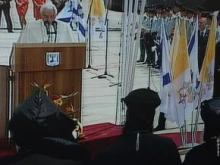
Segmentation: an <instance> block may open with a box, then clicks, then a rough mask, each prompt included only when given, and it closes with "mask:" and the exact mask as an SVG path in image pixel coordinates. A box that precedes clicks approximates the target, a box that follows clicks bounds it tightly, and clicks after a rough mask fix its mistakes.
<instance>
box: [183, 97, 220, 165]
mask: <svg viewBox="0 0 220 165" xmlns="http://www.w3.org/2000/svg"><path fill="white" fill-rule="evenodd" d="M201 118H202V120H203V121H204V135H203V140H204V143H202V144H200V145H198V146H195V147H194V148H192V149H191V150H190V151H189V152H188V153H187V154H186V156H185V159H184V162H183V164H184V165H219V164H220V98H213V99H211V100H206V101H204V102H203V103H202V104H201Z"/></svg>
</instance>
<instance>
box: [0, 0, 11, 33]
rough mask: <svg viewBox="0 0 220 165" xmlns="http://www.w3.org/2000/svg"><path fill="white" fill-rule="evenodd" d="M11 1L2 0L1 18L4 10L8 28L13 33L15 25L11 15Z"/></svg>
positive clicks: (0, 5) (0, 4)
mask: <svg viewBox="0 0 220 165" xmlns="http://www.w3.org/2000/svg"><path fill="white" fill-rule="evenodd" d="M10 2H11V0H0V19H1V18H2V12H3V13H4V16H5V21H6V24H7V30H8V32H9V33H13V31H12V28H13V26H12V21H11V16H10V9H11V5H10Z"/></svg>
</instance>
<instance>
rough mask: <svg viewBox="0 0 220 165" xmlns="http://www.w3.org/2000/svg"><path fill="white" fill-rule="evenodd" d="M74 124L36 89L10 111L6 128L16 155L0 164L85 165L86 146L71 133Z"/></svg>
mask: <svg viewBox="0 0 220 165" xmlns="http://www.w3.org/2000/svg"><path fill="white" fill-rule="evenodd" d="M77 125H78V124H77V122H76V121H74V120H73V119H72V118H70V117H69V116H67V115H65V114H64V113H63V112H62V110H61V109H60V108H59V107H57V106H56V104H54V102H53V101H51V99H50V98H49V97H48V96H47V95H46V94H45V93H44V92H43V91H41V90H40V91H36V92H35V93H34V94H33V95H31V96H30V97H28V98H27V99H26V100H24V102H22V103H21V104H20V105H19V106H17V107H16V108H15V109H14V111H13V114H12V117H11V119H10V121H9V124H8V128H9V130H10V133H11V142H13V143H14V144H15V146H16V148H17V154H16V155H15V156H14V157H10V158H6V159H4V160H1V162H0V164H1V165H49V164H52V165H73V164H74V165H89V163H90V156H89V154H88V152H87V150H86V148H84V147H83V146H80V144H78V143H77V140H78V138H79V137H75V136H74V134H75V133H74V132H76V131H77V127H78V126H77Z"/></svg>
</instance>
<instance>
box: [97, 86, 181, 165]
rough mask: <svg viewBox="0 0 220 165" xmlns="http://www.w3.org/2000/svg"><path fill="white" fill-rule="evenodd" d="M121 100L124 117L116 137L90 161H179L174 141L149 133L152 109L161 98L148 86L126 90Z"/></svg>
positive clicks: (109, 164) (176, 164) (150, 163)
mask: <svg viewBox="0 0 220 165" xmlns="http://www.w3.org/2000/svg"><path fill="white" fill-rule="evenodd" d="M122 102H123V103H125V105H126V106H127V111H126V121H125V124H124V127H123V132H122V135H121V137H120V138H119V140H118V141H117V142H116V143H115V144H113V145H111V146H108V147H107V148H106V149H104V150H103V151H101V152H100V153H99V154H98V155H97V156H96V158H95V159H94V162H93V164H94V165H103V164H105V165H113V164H114V165H122V164H138V165H141V164H148V165H153V164H156V165H165V164H167V165H180V164H181V159H180V155H179V153H178V151H177V147H176V145H175V143H174V142H173V141H172V140H171V139H168V138H164V137H160V136H158V135H154V134H153V133H152V130H153V122H154V115H155V109H156V108H157V107H158V106H159V105H160V103H161V100H160V98H159V95H158V93H157V92H155V91H153V90H151V89H150V88H147V89H146V88H141V89H136V90H133V91H132V92H130V93H129V94H128V95H127V96H126V97H125V98H124V99H122Z"/></svg>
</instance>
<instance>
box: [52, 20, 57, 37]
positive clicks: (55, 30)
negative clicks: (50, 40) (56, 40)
mask: <svg viewBox="0 0 220 165" xmlns="http://www.w3.org/2000/svg"><path fill="white" fill-rule="evenodd" d="M52 26H53V28H54V32H55V34H57V21H53V22H52Z"/></svg>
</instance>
